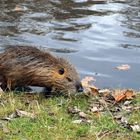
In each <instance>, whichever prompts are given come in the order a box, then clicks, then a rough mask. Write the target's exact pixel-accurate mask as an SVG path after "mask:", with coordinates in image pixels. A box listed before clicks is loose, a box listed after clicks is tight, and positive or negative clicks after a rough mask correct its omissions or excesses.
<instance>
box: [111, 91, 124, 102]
mask: <svg viewBox="0 0 140 140" xmlns="http://www.w3.org/2000/svg"><path fill="white" fill-rule="evenodd" d="M112 96H113V97H114V99H115V101H116V102H119V101H121V100H123V99H125V97H126V96H125V93H124V90H115V91H114V93H113V95H112Z"/></svg>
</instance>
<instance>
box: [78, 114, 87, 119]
mask: <svg viewBox="0 0 140 140" xmlns="http://www.w3.org/2000/svg"><path fill="white" fill-rule="evenodd" d="M79 116H80V117H81V118H85V119H86V118H87V114H86V113H84V112H79Z"/></svg>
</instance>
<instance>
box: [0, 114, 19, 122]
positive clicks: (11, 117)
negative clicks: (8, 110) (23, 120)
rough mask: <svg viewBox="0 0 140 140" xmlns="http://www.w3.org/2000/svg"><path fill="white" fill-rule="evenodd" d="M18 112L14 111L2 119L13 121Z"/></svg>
mask: <svg viewBox="0 0 140 140" xmlns="http://www.w3.org/2000/svg"><path fill="white" fill-rule="evenodd" d="M16 117H17V114H16V112H13V113H12V114H10V115H9V116H6V117H4V118H2V120H6V121H11V120H12V119H14V118H16Z"/></svg>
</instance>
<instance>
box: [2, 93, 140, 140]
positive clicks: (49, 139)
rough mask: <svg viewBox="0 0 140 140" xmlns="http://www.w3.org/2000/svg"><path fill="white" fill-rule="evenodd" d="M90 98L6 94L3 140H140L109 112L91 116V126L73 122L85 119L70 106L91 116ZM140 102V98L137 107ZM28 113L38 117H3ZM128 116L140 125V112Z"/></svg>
mask: <svg viewBox="0 0 140 140" xmlns="http://www.w3.org/2000/svg"><path fill="white" fill-rule="evenodd" d="M89 100H90V97H86V96H84V95H79V96H73V97H71V98H66V97H62V96H60V97H51V98H45V97H43V96H41V95H39V94H33V95H32V96H29V95H27V94H14V93H4V94H3V95H2V96H1V97H0V140H101V139H102V140H114V139H115V140H120V139H124V140H132V139H133V140H139V139H140V134H139V133H136V132H133V131H131V130H129V129H126V128H124V127H122V126H121V125H120V124H118V123H117V122H116V121H114V119H113V117H112V115H111V113H110V112H109V111H108V110H106V111H105V112H104V113H101V114H100V115H99V116H98V115H97V114H93V113H89V114H88V117H89V119H90V120H91V123H87V122H85V123H84V122H83V123H80V124H75V123H73V121H74V120H79V119H81V118H80V117H79V115H78V114H72V113H68V111H67V110H68V107H73V106H77V107H78V108H79V109H81V110H82V111H83V112H86V113H88V106H89ZM139 103H140V95H139V94H138V95H137V97H136V98H135V99H133V104H139ZM16 109H20V110H24V111H27V112H30V113H34V114H35V115H36V117H35V118H30V117H25V116H24V117H16V118H13V119H11V120H10V121H5V120H3V119H2V118H4V117H5V116H8V115H9V114H12V113H13V112H15V110H16ZM124 114H126V116H127V117H128V120H129V121H130V122H132V123H134V122H138V123H139V124H140V111H139V110H135V111H132V112H131V114H127V113H125V112H124Z"/></svg>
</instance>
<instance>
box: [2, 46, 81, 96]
mask: <svg viewBox="0 0 140 140" xmlns="http://www.w3.org/2000/svg"><path fill="white" fill-rule="evenodd" d="M0 83H2V84H1V88H2V89H3V90H6V89H9V90H14V89H15V88H17V87H28V86H39V87H45V88H46V89H47V90H48V89H49V91H51V92H53V93H58V92H59V93H60V92H61V93H69V94H70V93H75V92H81V91H82V90H83V88H82V85H81V82H80V79H79V76H78V73H77V71H76V69H75V68H74V67H73V66H72V65H71V64H70V63H69V62H68V61H67V60H65V59H63V58H59V57H55V56H53V55H52V54H50V53H49V52H47V51H44V50H40V49H38V48H36V47H33V46H10V47H7V48H6V49H5V51H4V52H2V53H1V54H0Z"/></svg>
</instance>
